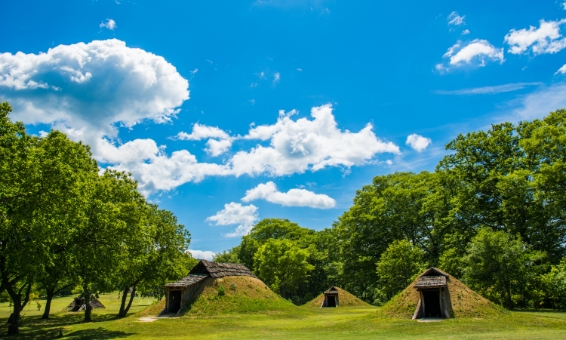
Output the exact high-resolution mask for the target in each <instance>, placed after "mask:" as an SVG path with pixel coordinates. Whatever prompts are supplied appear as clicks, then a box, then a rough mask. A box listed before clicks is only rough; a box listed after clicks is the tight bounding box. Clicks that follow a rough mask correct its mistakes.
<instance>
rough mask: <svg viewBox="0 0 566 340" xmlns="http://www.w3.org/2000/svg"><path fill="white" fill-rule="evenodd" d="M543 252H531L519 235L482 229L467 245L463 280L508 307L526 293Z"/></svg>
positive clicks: (512, 305)
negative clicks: (517, 297)
mask: <svg viewBox="0 0 566 340" xmlns="http://www.w3.org/2000/svg"><path fill="white" fill-rule="evenodd" d="M543 258H544V253H542V252H540V251H533V250H531V249H529V246H528V245H526V244H525V243H523V242H522V241H521V239H520V237H514V236H512V235H511V234H509V233H506V232H504V231H492V230H491V229H490V228H481V229H480V230H479V231H478V233H477V235H476V236H475V237H474V238H473V239H472V241H471V243H470V245H469V246H468V255H467V256H466V257H465V259H464V261H465V264H466V267H465V269H464V280H465V281H466V283H468V284H469V285H470V286H471V287H472V288H473V289H475V290H477V291H479V292H480V293H481V294H482V295H484V296H485V297H487V298H489V299H490V300H492V301H494V302H496V303H502V304H503V305H505V306H506V307H507V308H510V309H512V308H513V307H514V304H515V301H514V300H516V298H515V297H516V296H521V295H523V294H525V290H526V288H527V287H528V285H529V284H530V283H531V282H530V281H531V280H532V279H533V277H534V276H535V275H536V265H537V264H539V263H540V261H541V260H542V259H543Z"/></svg>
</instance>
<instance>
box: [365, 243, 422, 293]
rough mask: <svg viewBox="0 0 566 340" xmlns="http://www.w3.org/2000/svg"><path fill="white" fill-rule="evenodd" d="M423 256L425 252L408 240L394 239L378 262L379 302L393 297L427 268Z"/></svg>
mask: <svg viewBox="0 0 566 340" xmlns="http://www.w3.org/2000/svg"><path fill="white" fill-rule="evenodd" d="M423 258H424V252H423V251H422V250H421V249H420V248H418V247H415V246H413V245H412V244H411V242H409V241H408V240H396V241H393V242H392V243H391V244H390V245H389V246H388V247H387V249H386V250H385V252H383V254H381V258H380V260H379V262H378V263H377V275H378V277H379V284H380V285H379V288H378V290H377V292H376V297H377V298H378V299H379V302H386V301H388V300H389V299H391V298H392V297H393V296H395V295H396V294H397V293H399V292H400V291H402V290H403V289H405V288H406V287H407V285H409V284H410V283H411V281H413V280H414V279H415V278H416V277H417V276H418V275H419V274H420V273H421V272H422V271H423V270H424V269H426V264H425V263H424V260H423ZM380 298H381V299H380Z"/></svg>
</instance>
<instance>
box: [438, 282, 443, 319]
mask: <svg viewBox="0 0 566 340" xmlns="http://www.w3.org/2000/svg"><path fill="white" fill-rule="evenodd" d="M438 303H439V304H440V317H442V309H443V308H442V287H440V288H439V289H438Z"/></svg>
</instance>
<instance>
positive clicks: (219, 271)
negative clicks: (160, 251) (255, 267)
mask: <svg viewBox="0 0 566 340" xmlns="http://www.w3.org/2000/svg"><path fill="white" fill-rule="evenodd" d="M227 276H249V277H253V278H256V279H257V277H256V276H255V275H254V274H253V273H252V272H251V271H250V270H249V269H248V268H247V267H246V266H244V265H242V264H238V263H216V262H212V261H207V260H200V261H199V263H197V265H196V266H194V267H193V269H191V271H190V272H189V274H188V275H187V276H186V277H184V278H182V279H180V280H179V281H177V282H173V283H168V284H166V285H165V286H164V288H165V291H166V293H165V298H166V303H165V309H164V310H163V312H162V314H165V313H179V311H180V310H181V308H183V306H185V305H186V304H188V303H190V302H192V301H194V300H195V299H196V298H197V297H198V294H199V293H200V292H201V291H202V289H201V288H202V287H201V286H202V285H203V283H204V281H205V280H206V279H207V278H222V277H227Z"/></svg>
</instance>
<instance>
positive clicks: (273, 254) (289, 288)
mask: <svg viewBox="0 0 566 340" xmlns="http://www.w3.org/2000/svg"><path fill="white" fill-rule="evenodd" d="M309 255H310V254H309V252H308V250H306V249H301V248H299V246H297V245H296V244H295V243H294V242H293V241H290V240H286V239H268V240H267V241H266V242H265V243H264V244H263V245H262V246H261V247H260V248H259V249H258V251H257V253H256V255H255V256H254V263H255V267H254V272H255V273H256V275H258V276H259V277H260V278H261V279H262V280H263V281H264V282H265V283H267V284H268V285H270V286H271V287H272V289H273V290H274V291H277V292H279V294H280V295H281V296H282V297H284V298H287V297H288V296H289V295H290V294H291V293H292V292H293V291H294V290H295V289H297V287H298V285H299V284H301V283H302V282H304V281H306V279H307V277H308V276H307V275H308V273H309V272H310V271H312V270H313V269H314V266H313V265H311V264H309V263H308V262H307V259H308V258H309Z"/></svg>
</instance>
